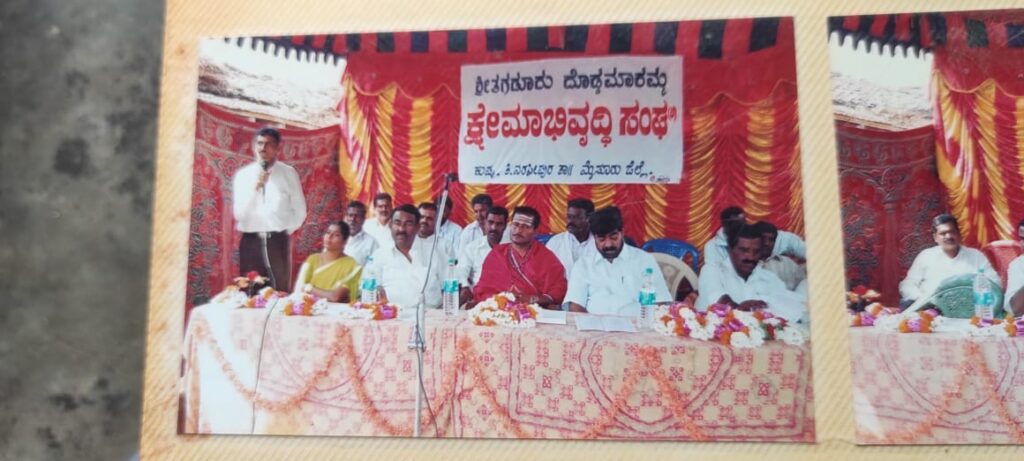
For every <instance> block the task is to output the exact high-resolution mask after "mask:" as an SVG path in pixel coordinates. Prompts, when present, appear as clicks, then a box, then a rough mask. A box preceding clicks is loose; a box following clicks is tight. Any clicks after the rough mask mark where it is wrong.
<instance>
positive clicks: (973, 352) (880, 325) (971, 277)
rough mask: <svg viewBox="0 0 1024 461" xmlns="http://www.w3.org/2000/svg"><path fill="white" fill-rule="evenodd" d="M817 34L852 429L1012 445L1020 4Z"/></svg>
mask: <svg viewBox="0 0 1024 461" xmlns="http://www.w3.org/2000/svg"><path fill="white" fill-rule="evenodd" d="M823 26H824V25H823ZM828 31H829V45H830V57H831V69H832V89H833V108H834V115H835V130H836V142H837V149H836V151H837V153H838V156H839V158H838V164H839V177H840V195H841V201H842V217H843V238H844V243H845V257H846V278H847V283H848V293H847V309H848V312H849V317H848V318H849V327H850V328H849V339H850V355H851V366H852V375H853V401H854V413H855V418H856V421H855V428H856V440H857V442H858V443H861V444H1021V443H1024V290H1021V288H1022V286H1024V257H1022V256H1021V254H1022V250H1024V246H1022V244H1021V240H1022V239H1024V77H1022V73H1021V72H1022V69H1024V10H1000V11H969V12H911V13H906V14H888V15H874V16H845V17H832V18H829V20H828Z"/></svg>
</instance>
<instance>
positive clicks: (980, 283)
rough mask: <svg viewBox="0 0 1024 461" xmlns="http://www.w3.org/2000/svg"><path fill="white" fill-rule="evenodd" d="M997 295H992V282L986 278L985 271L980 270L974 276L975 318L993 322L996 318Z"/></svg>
mask: <svg viewBox="0 0 1024 461" xmlns="http://www.w3.org/2000/svg"><path fill="white" fill-rule="evenodd" d="M993 304H995V295H994V294H993V293H992V282H990V281H989V280H988V277H985V270H984V269H978V274H977V275H975V276H974V316H975V317H978V318H979V319H981V320H992V318H993V317H995V306H993Z"/></svg>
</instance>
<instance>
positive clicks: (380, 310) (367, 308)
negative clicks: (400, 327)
mask: <svg viewBox="0 0 1024 461" xmlns="http://www.w3.org/2000/svg"><path fill="white" fill-rule="evenodd" d="M351 307H352V309H355V313H353V315H352V316H351V317H354V318H366V319H369V320H391V319H394V318H397V317H398V306H396V305H394V304H388V303H383V302H381V303H363V302H356V303H354V304H352V305H351Z"/></svg>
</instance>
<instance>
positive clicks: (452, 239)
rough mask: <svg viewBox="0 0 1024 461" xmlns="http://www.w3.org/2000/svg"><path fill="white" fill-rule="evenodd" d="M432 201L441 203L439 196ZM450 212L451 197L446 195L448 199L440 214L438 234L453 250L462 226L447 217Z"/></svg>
mask: <svg viewBox="0 0 1024 461" xmlns="http://www.w3.org/2000/svg"><path fill="white" fill-rule="evenodd" d="M434 203H435V204H439V203H441V197H438V198H437V201H436V202H434ZM451 214H452V198H451V197H448V201H446V202H445V204H444V214H442V215H441V231H440V233H439V235H440V237H441V239H442V240H444V241H445V243H447V244H448V248H450V249H452V250H455V249H457V248H458V247H459V236H460V235H462V226H460V225H458V224H455V223H453V222H452V221H451V219H449V218H450V216H451Z"/></svg>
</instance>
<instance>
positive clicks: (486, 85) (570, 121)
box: [459, 56, 683, 184]
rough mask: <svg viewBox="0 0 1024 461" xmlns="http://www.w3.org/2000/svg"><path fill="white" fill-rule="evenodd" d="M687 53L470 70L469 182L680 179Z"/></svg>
mask: <svg viewBox="0 0 1024 461" xmlns="http://www.w3.org/2000/svg"><path fill="white" fill-rule="evenodd" d="M682 79H683V58H682V56H667V57H660V56H659V57H622V56H618V57H601V58H573V59H549V60H541V61H522V62H512V63H502V64H483V65H466V66H463V67H462V75H461V84H462V109H461V111H462V112H461V115H462V117H461V124H460V127H459V177H460V178H461V179H462V180H463V181H464V182H467V183H500V184H549V183H561V184H608V183H633V184H636V183H641V184H645V183H678V182H679V180H680V178H681V176H682V172H683V123H682V116H683V95H682V89H683V81H682Z"/></svg>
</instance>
